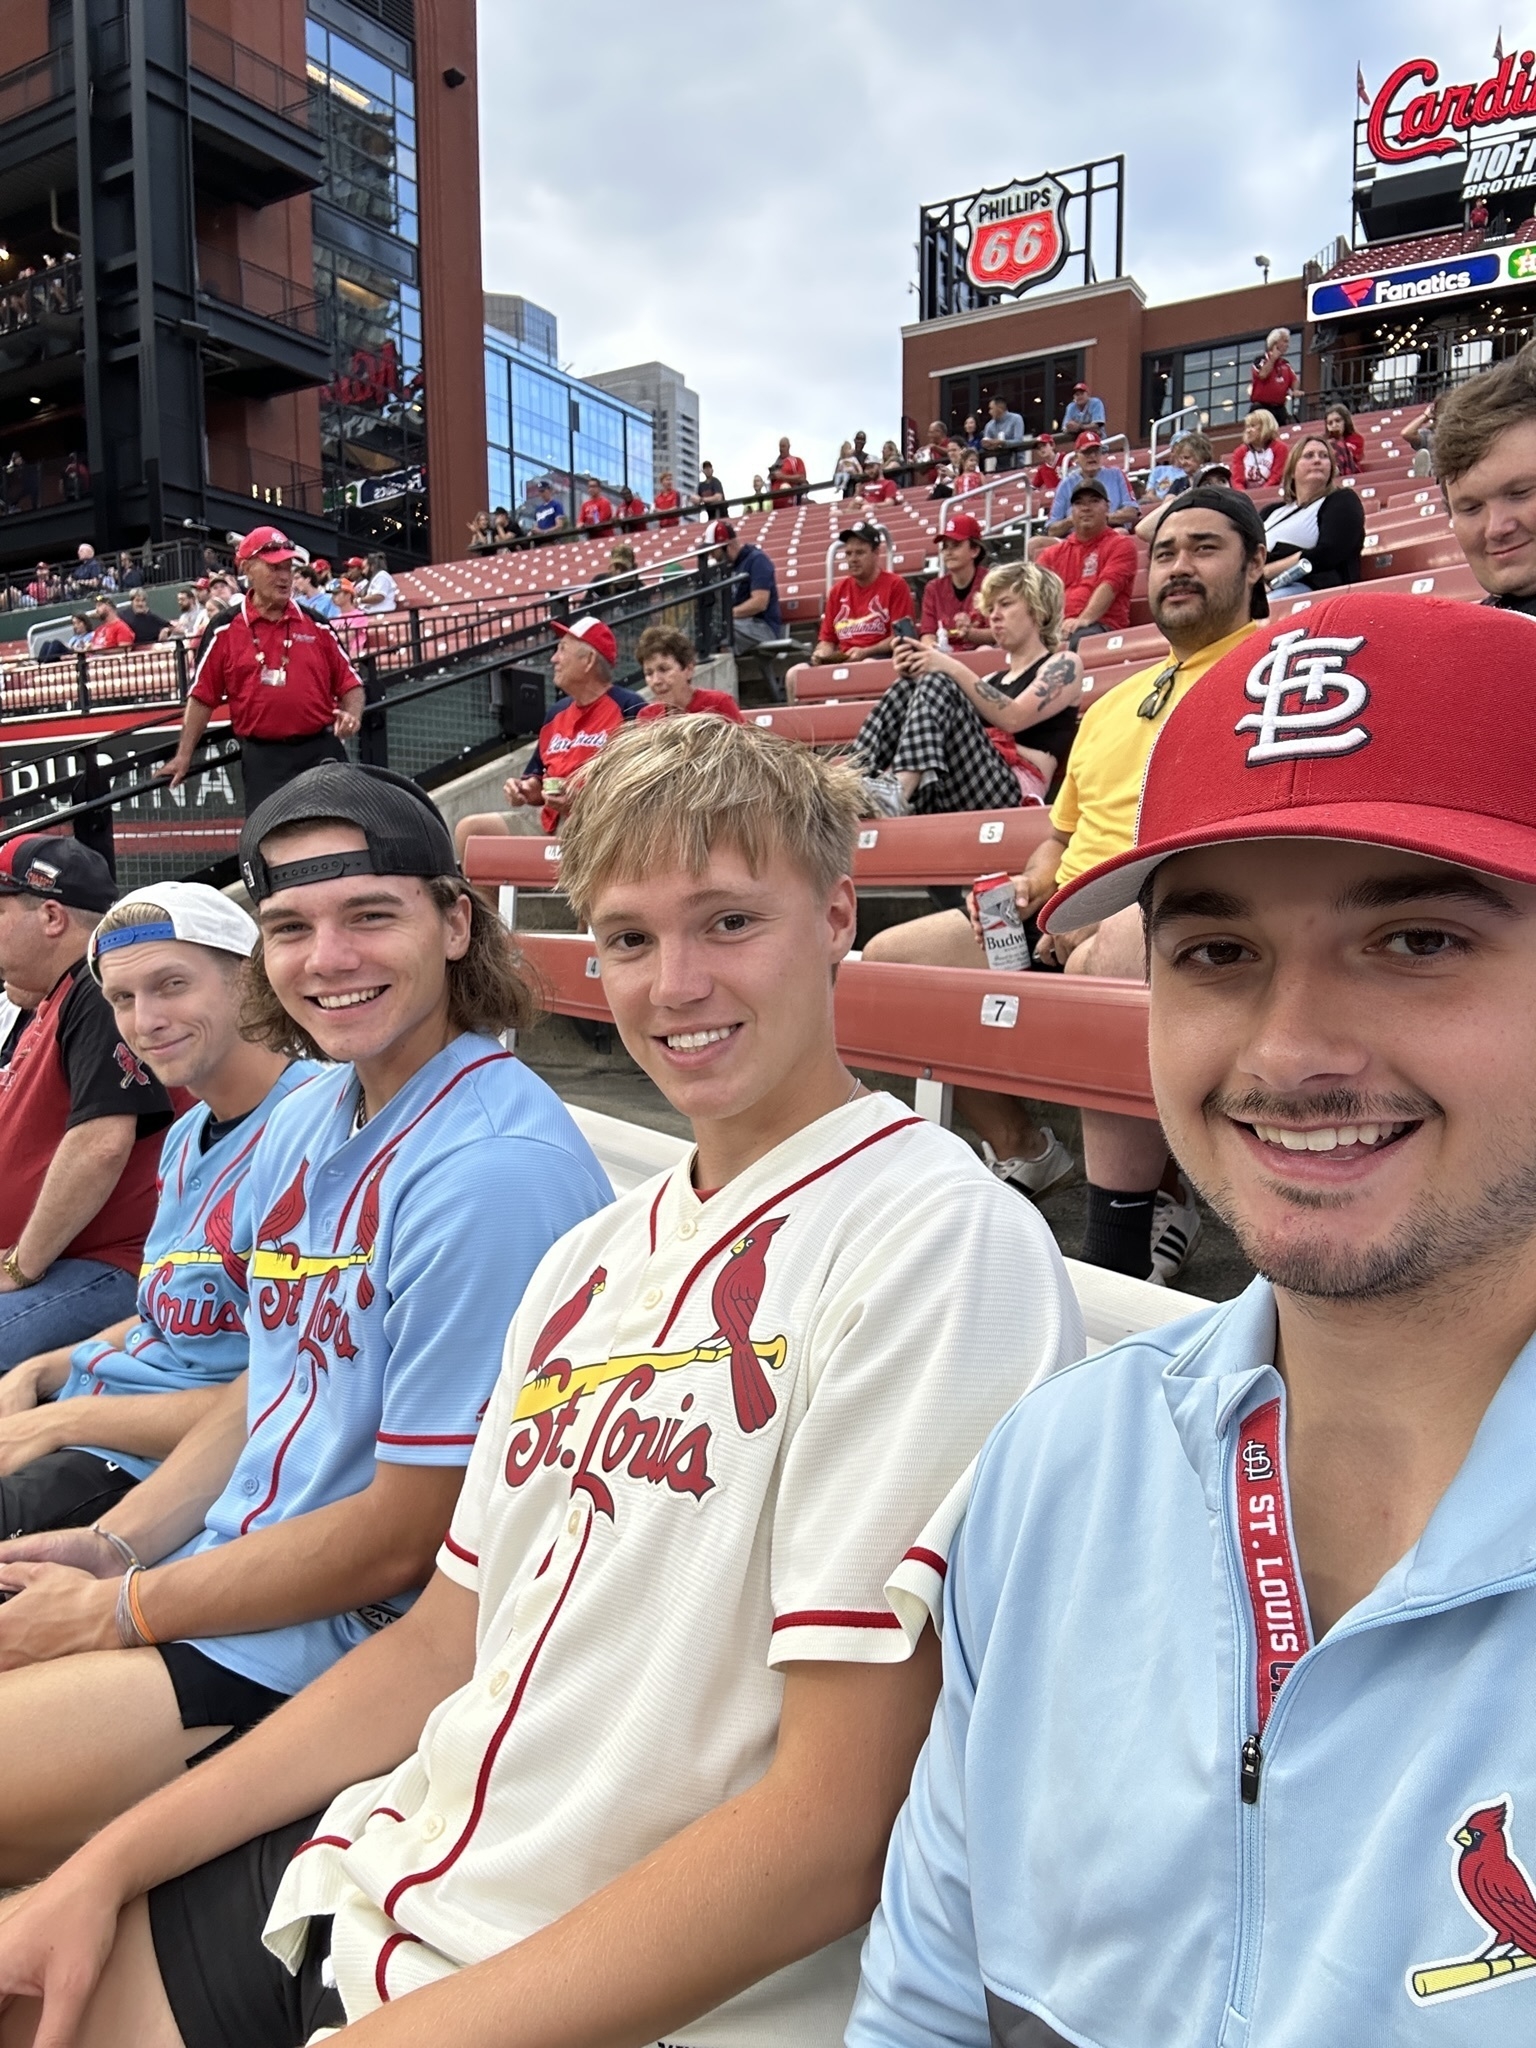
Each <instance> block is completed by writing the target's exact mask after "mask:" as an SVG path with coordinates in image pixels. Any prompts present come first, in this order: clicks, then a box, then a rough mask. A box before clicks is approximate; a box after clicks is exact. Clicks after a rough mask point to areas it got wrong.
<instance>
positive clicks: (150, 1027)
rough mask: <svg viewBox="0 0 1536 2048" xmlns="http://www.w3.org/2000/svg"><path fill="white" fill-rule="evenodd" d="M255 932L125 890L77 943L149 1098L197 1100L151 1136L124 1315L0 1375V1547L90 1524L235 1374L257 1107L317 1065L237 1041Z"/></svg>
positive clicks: (180, 898)
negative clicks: (155, 1165) (150, 1082)
mask: <svg viewBox="0 0 1536 2048" xmlns="http://www.w3.org/2000/svg"><path fill="white" fill-rule="evenodd" d="M256 936H257V934H256V926H255V924H254V922H253V921H252V919H251V918H250V917H249V916H247V914H246V913H245V911H243V910H242V909H240V907H239V906H238V905H237V904H235V903H232V902H231V901H230V900H229V898H228V897H227V896H223V895H221V894H220V893H219V891H218V890H217V889H210V888H208V887H207V886H206V885H205V884H204V883H201V882H161V883H157V884H155V885H154V886H152V887H150V888H147V889H136V890H135V891H134V892H133V893H132V895H129V896H125V897H124V898H123V899H122V900H121V902H119V903H116V904H114V905H113V907H112V908H111V909H110V910H109V911H108V912H107V914H106V916H105V917H104V918H103V919H102V921H101V923H100V924H99V925H98V926H97V928H96V930H95V932H94V933H93V934H92V937H91V943H90V951H89V954H88V959H89V963H90V970H91V973H92V974H93V975H94V976H95V978H96V980H97V981H98V982H99V983H100V985H101V987H102V990H103V992H104V994H105V996H106V999H107V1002H108V1003H109V1004H110V1005H111V1009H112V1014H113V1021H114V1022H115V1024H116V1026H117V1028H118V1030H119V1032H120V1033H121V1034H122V1037H123V1039H124V1041H125V1042H126V1043H127V1045H128V1046H129V1047H130V1049H131V1050H132V1051H133V1052H134V1053H135V1054H136V1055H137V1057H138V1058H139V1059H141V1060H142V1061H143V1062H144V1064H145V1065H146V1066H147V1067H148V1068H149V1069H150V1071H151V1073H152V1074H153V1075H154V1076H155V1079H156V1080H157V1081H159V1082H160V1084H161V1085H162V1086H163V1087H165V1088H167V1089H176V1088H184V1089H186V1090H188V1091H189V1092H190V1093H191V1094H193V1095H195V1096H197V1097H198V1098H199V1100H198V1101H197V1103H196V1104H195V1105H194V1107H193V1108H191V1109H189V1110H188V1111H187V1113H186V1114H185V1115H184V1116H183V1117H181V1118H180V1119H179V1120H178V1121H177V1122H176V1123H175V1124H173V1125H172V1127H171V1129H170V1130H169V1131H168V1132H167V1133H166V1137H165V1144H164V1147H163V1149H162V1151H161V1154H160V1197H159V1201H158V1203H157V1205H156V1208H155V1218H154V1222H153V1224H152V1225H151V1227H150V1230H149V1234H148V1237H147V1238H146V1240H145V1244H144V1260H143V1264H142V1266H141V1268H140V1272H139V1292H138V1301H137V1305H136V1308H135V1312H134V1313H133V1314H132V1315H129V1316H125V1317H124V1318H123V1319H122V1321H121V1322H114V1323H112V1324H111V1325H109V1326H108V1327H107V1328H106V1329H104V1330H102V1331H101V1332H100V1333H99V1334H98V1335H97V1336H95V1337H90V1338H87V1339H86V1341H85V1342H84V1343H83V1344H76V1345H69V1344H64V1345H60V1346H59V1347H58V1349H56V1350H50V1351H43V1352H39V1353H38V1355H37V1356H36V1357H34V1358H28V1359H25V1360H23V1361H22V1363H21V1364H20V1365H18V1366H16V1367H15V1368H14V1369H13V1370H12V1371H11V1372H9V1373H8V1374H7V1375H6V1376H5V1378H4V1380H3V1381H0V1533H3V1534H4V1535H5V1536H8V1537H9V1536H27V1535H32V1534H35V1533H36V1532H37V1531H39V1530H42V1529H62V1528H76V1527H81V1526H83V1525H84V1524H86V1523H89V1522H92V1521H94V1520H95V1518H96V1517H97V1516H98V1515H102V1514H105V1513H106V1511H107V1509H108V1508H110V1507H111V1506H112V1505H113V1504H114V1503H115V1502H116V1501H119V1500H121V1499H122V1497H123V1495H124V1494H125V1493H127V1492H128V1491H129V1489H130V1488H131V1487H133V1486H136V1485H137V1484H138V1482H139V1481H140V1480H141V1479H143V1478H146V1477H147V1476H148V1474H149V1473H150V1472H151V1471H153V1469H154V1467H155V1465H156V1464H157V1463H158V1462H159V1460H160V1459H161V1458H163V1457H165V1456H166V1455H167V1453H168V1452H170V1451H171V1450H173V1449H174V1448H175V1446H176V1445H177V1444H178V1443H179V1442H180V1441H181V1439H182V1437H183V1436H184V1435H185V1434H186V1432H187V1431H188V1430H189V1429H190V1428H191V1427H192V1425H193V1424H194V1423H195V1422H199V1421H201V1420H202V1419H203V1417H204V1416H205V1415H206V1414H207V1413H208V1412H209V1409H210V1407H211V1406H212V1405H214V1404H215V1403H216V1402H217V1400H218V1398H219V1395H218V1389H219V1388H221V1387H222V1386H224V1385H225V1384H226V1383H227V1382H229V1381H231V1380H233V1379H236V1378H238V1377H239V1376H240V1375H241V1374H242V1373H243V1372H244V1371H245V1367H246V1334H245V1309H246V1288H245V1264H246V1255H247V1253H248V1251H249V1247H248V1246H244V1245H240V1244H238V1243H237V1242H236V1234H237V1226H236V1221H235V1198H236V1195H237V1193H238V1191H239V1189H240V1186H241V1183H242V1182H243V1181H244V1179H245V1174H246V1169H247V1167H248V1165H249V1164H250V1158H251V1153H252V1151H253V1149H254V1147H255V1144H256V1140H257V1139H258V1138H259V1137H260V1135H261V1133H262V1131H263V1130H264V1129H265V1127H266V1121H267V1118H268V1116H269V1115H270V1113H271V1111H272V1110H273V1109H274V1108H275V1106H276V1105H277V1104H278V1103H279V1102H280V1101H281V1100H282V1098H283V1097H284V1096H285V1095H286V1094H288V1092H289V1091H290V1090H291V1089H292V1088H295V1087H296V1086H297V1085H298V1084H299V1082H301V1081H303V1080H306V1079H307V1078H308V1077H309V1075H311V1074H313V1073H316V1072H317V1071H318V1068H317V1067H316V1066H315V1064H314V1063H313V1062H312V1061H308V1060H291V1059H289V1058H288V1057H286V1056H285V1055H283V1054H280V1053H275V1052H270V1051H268V1049H267V1048H266V1047H265V1046H263V1045H253V1044H251V1043H250V1041H249V1040H247V1039H245V1038H242V1037H241V1035H240V1008H241V999H242V994H243V990H244V985H245V983H244V976H245V963H246V961H247V960H248V959H249V958H250V955H251V953H252V951H253V950H254V948H255V945H256ZM102 1395H108V1396H113V1397H124V1398H112V1399H105V1400H103V1399H99V1398H97V1397H99V1396H102ZM128 1397H131V1398H128Z"/></svg>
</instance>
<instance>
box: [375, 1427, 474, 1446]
mask: <svg viewBox="0 0 1536 2048" xmlns="http://www.w3.org/2000/svg"><path fill="white" fill-rule="evenodd" d="M378 1440H379V1442H380V1443H381V1444H472V1443H473V1442H474V1440H475V1435H474V1431H473V1430H471V1431H470V1433H469V1435H468V1436H401V1435H400V1434H399V1432H398V1431H396V1430H393V1429H381V1430H380V1431H379V1437H378Z"/></svg>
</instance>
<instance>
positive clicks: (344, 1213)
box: [331, 1052, 517, 1251]
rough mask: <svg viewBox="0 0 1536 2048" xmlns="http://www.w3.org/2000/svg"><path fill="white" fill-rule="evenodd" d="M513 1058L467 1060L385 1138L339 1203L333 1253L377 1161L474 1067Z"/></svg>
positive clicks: (505, 1054) (489, 1055)
mask: <svg viewBox="0 0 1536 2048" xmlns="http://www.w3.org/2000/svg"><path fill="white" fill-rule="evenodd" d="M516 1057H517V1055H516V1054H515V1053H510V1052H488V1053H484V1054H482V1056H481V1057H480V1058H479V1059H477V1060H471V1061H470V1063H469V1065H468V1066H467V1067H461V1068H460V1069H459V1071H458V1073H456V1074H455V1075H454V1077H453V1079H452V1080H451V1081H447V1082H445V1083H444V1085H443V1086H442V1087H441V1088H439V1089H438V1091H437V1093H436V1094H435V1095H434V1096H433V1098H432V1100H431V1101H430V1102H429V1103H426V1104H425V1105H424V1106H423V1107H422V1108H421V1109H419V1110H418V1111H417V1113H416V1115H415V1116H413V1117H412V1118H411V1120H410V1122H409V1123H408V1124H407V1125H406V1127H405V1129H404V1130H403V1131H396V1133H395V1135H394V1136H393V1137H392V1138H389V1139H387V1140H386V1141H385V1142H384V1144H382V1145H381V1146H380V1147H379V1149H378V1151H377V1152H375V1153H374V1155H373V1157H372V1158H371V1159H370V1160H369V1161H368V1164H367V1165H366V1166H365V1167H364V1168H363V1169H362V1171H361V1172H360V1173H359V1174H358V1176H357V1179H356V1180H355V1181H354V1182H353V1184H352V1192H351V1194H349V1195H348V1196H347V1199H346V1201H345V1202H344V1203H343V1204H342V1208H341V1215H340V1217H339V1218H338V1219H337V1223H336V1235H335V1237H334V1238H332V1240H331V1250H332V1251H335V1250H336V1248H337V1246H338V1245H339V1244H340V1243H341V1234H342V1232H343V1231H344V1230H345V1229H346V1227H347V1217H348V1215H349V1214H350V1213H351V1209H352V1204H353V1203H354V1202H355V1201H356V1200H357V1197H358V1193H359V1191H360V1189H361V1188H362V1187H363V1185H364V1184H365V1182H366V1181H367V1179H368V1176H369V1175H370V1174H371V1173H372V1171H373V1169H374V1168H375V1167H376V1166H377V1165H378V1163H379V1161H380V1160H381V1159H384V1158H385V1156H386V1154H388V1153H391V1152H394V1151H396V1150H397V1149H398V1148H399V1147H400V1146H401V1145H403V1144H404V1142H405V1140H406V1139H407V1138H408V1137H409V1136H410V1135H411V1133H412V1131H414V1130H415V1128H416V1126H417V1125H418V1124H419V1123H420V1122H421V1121H422V1119H423V1118H424V1117H428V1116H430V1115H431V1114H432V1112H433V1110H434V1109H436V1107H437V1105H438V1104H439V1103H440V1102H441V1101H442V1099H443V1097H444V1096H445V1095H451V1094H452V1093H453V1091H454V1089H455V1088H457V1087H458V1085H459V1083H460V1082H461V1081H466V1080H468V1078H469V1076H470V1075H471V1074H473V1073H474V1072H476V1070H477V1069H478V1068H480V1067H488V1066H491V1065H492V1064H493V1063H494V1062H495V1061H497V1060H510V1059H515V1058H516Z"/></svg>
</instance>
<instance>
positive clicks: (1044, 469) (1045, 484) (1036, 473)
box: [1029, 462, 1061, 491]
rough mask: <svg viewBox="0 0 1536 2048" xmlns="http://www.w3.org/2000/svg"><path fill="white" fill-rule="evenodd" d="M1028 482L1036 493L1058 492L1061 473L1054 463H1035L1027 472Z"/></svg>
mask: <svg viewBox="0 0 1536 2048" xmlns="http://www.w3.org/2000/svg"><path fill="white" fill-rule="evenodd" d="M1029 480H1030V482H1031V483H1032V484H1033V485H1034V487H1035V489H1036V490H1037V491H1055V490H1059V489H1060V487H1061V471H1060V470H1059V469H1058V468H1057V467H1056V465H1055V463H1054V462H1037V463H1036V464H1035V466H1034V468H1033V469H1032V470H1031V471H1030V472H1029Z"/></svg>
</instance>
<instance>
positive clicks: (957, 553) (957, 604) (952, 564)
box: [918, 512, 996, 647]
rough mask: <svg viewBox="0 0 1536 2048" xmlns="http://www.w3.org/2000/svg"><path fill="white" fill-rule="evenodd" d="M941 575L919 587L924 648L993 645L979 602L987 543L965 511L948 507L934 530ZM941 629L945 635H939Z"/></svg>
mask: <svg viewBox="0 0 1536 2048" xmlns="http://www.w3.org/2000/svg"><path fill="white" fill-rule="evenodd" d="M939 559H940V561H941V562H942V563H943V574H942V575H939V576H935V577H934V579H933V581H932V582H931V583H930V584H929V585H928V587H927V588H926V589H925V590H924V592H923V610H922V616H921V619H920V620H919V624H918V634H919V637H920V638H921V640H922V641H923V644H924V645H925V646H927V647H942V646H944V645H945V643H946V642H947V643H948V645H949V646H950V647H992V646H994V645H995V644H996V643H995V641H994V640H993V638H992V628H991V627H990V626H989V625H988V624H987V618H986V613H985V612H984V611H983V610H982V604H981V583H982V574H983V571H984V569H985V567H986V561H987V547H986V542H985V541H984V540H983V539H982V534H981V525H980V523H979V521H977V520H975V519H973V518H972V517H971V515H970V513H969V512H951V514H950V515H949V518H948V519H947V520H946V521H945V523H944V526H943V528H942V530H941V531H940V534H939ZM940 634H942V635H943V636H944V638H943V639H942V640H941V639H940V637H939V636H940Z"/></svg>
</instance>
